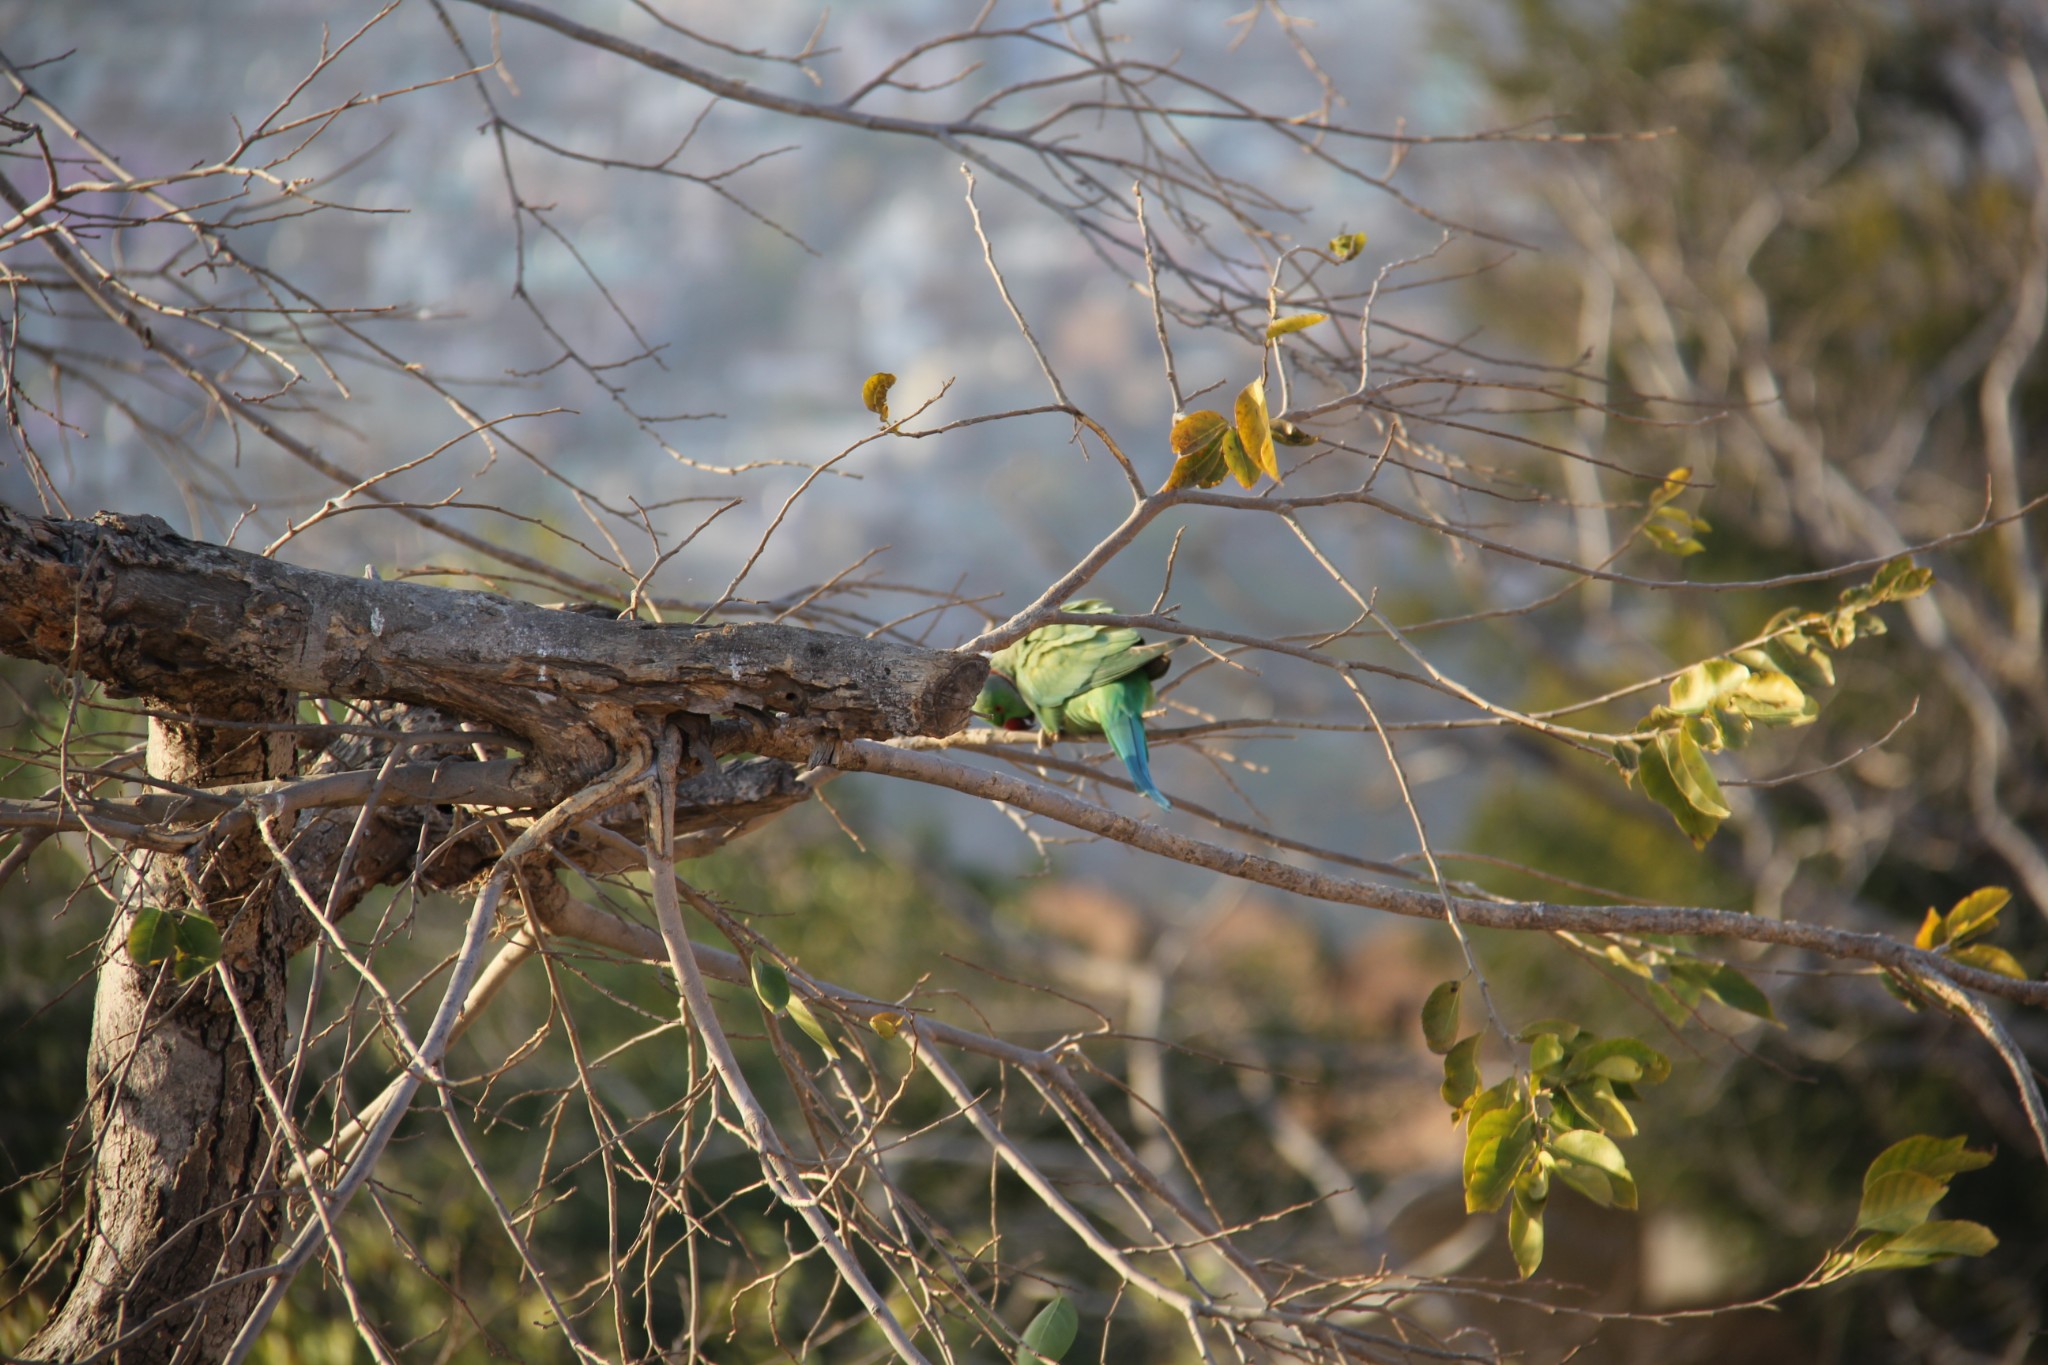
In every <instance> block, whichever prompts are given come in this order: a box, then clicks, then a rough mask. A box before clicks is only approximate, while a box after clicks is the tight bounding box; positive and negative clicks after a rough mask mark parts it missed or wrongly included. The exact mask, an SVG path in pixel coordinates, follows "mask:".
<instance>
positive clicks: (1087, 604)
mask: <svg viewBox="0 0 2048 1365" xmlns="http://www.w3.org/2000/svg"><path fill="white" fill-rule="evenodd" d="M1062 610H1065V611H1072V612H1109V611H1111V610H1113V609H1112V608H1111V607H1110V605H1109V604H1108V603H1107V602H1103V601H1100V600H1098V599H1096V598H1092V597H1086V598H1081V599H1079V600H1077V601H1073V602H1069V603H1067V604H1066V606H1065V607H1064V608H1062ZM1172 648H1173V645H1172V644H1171V643H1170V642H1169V643H1166V644H1157V645H1146V644H1140V643H1139V638H1138V632H1137V631H1135V630H1131V629H1129V628H1128V627H1124V626H1081V625H1060V626H1045V627H1042V628H1041V629H1038V630H1034V631H1032V632H1031V633H1030V634H1029V635H1027V636H1025V637H1024V638H1023V639H1021V640H1019V641H1018V642H1017V643H1016V644H1013V645H1011V646H1010V647H1009V648H1007V649H1000V650H997V651H996V652H995V653H994V654H991V655H990V656H989V660H988V662H989V677H988V682H987V684H986V685H985V686H983V688H982V690H981V695H980V697H978V698H976V699H975V703H974V711H975V714H976V715H978V716H980V717H982V718H983V719H984V720H987V721H988V722H990V723H991V724H994V725H1000V726H1002V727H1003V728H1004V729H1007V730H1018V729H1022V728H1024V724H1025V717H1026V716H1027V715H1028V716H1029V717H1031V718H1032V719H1034V720H1036V721H1037V722H1038V725H1039V728H1040V729H1041V730H1042V731H1044V733H1045V734H1046V735H1048V736H1051V737H1057V736H1060V735H1063V734H1068V733H1070V732H1071V733H1076V734H1099V735H1101V736H1102V737H1103V738H1105V739H1107V740H1108V741H1109V747H1110V748H1112V749H1114V750H1115V751H1116V756H1117V757H1118V758H1120V759H1122V760H1123V762H1124V767H1126V768H1127V769H1129V770H1130V774H1131V781H1132V783H1133V784H1135V785H1136V786H1137V788H1138V790H1139V791H1141V792H1143V793H1144V794H1145V795H1146V796H1148V797H1150V798H1152V800H1153V801H1155V802H1157V803H1158V804H1159V805H1160V807H1161V808H1163V809H1166V810H1172V809H1173V803H1172V802H1171V801H1168V800H1167V799H1166V795H1165V793H1163V792H1161V791H1160V790H1159V788H1158V786H1157V785H1156V784H1155V783H1154V782H1153V781H1152V764H1151V751H1150V750H1149V748H1148V747H1147V746H1146V743H1145V719H1144V717H1145V712H1146V711H1147V710H1148V709H1149V708H1150V707H1151V705H1152V680H1153V679H1155V678H1158V677H1160V676H1162V675H1163V674H1164V673H1165V672H1166V668H1167V663H1168V660H1167V657H1166V656H1167V652H1168V651H1169V650H1171V649H1172Z"/></svg>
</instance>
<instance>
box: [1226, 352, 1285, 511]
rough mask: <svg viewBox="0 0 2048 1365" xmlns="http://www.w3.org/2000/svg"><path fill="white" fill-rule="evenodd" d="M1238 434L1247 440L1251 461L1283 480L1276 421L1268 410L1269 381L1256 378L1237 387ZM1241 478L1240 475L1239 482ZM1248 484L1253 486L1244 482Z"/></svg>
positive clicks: (1271, 475) (1247, 452)
mask: <svg viewBox="0 0 2048 1365" xmlns="http://www.w3.org/2000/svg"><path fill="white" fill-rule="evenodd" d="M1236 412H1237V438H1238V439H1239V440H1240V441H1243V442H1244V449H1245V454H1247V455H1249V456H1250V457H1251V462H1252V463H1253V464H1254V465H1257V466H1258V467H1259V468H1260V469H1263V470H1265V471H1266V476H1267V477H1268V478H1270V479H1272V480H1273V481H1274V482H1275V483H1278V482H1279V480H1280V457H1279V455H1278V454H1276V453H1275V452H1274V450H1273V423H1272V419H1271V418H1270V417H1269V416H1268V415H1267V412H1266V381H1265V380H1263V379H1254V380H1253V381H1252V382H1251V383H1249V384H1247V385H1245V386H1244V388H1242V389H1241V390H1239V391H1238V395H1237V407H1236ZM1241 481H1242V479H1240V482H1241ZM1245 487H1247V488H1249V487H1251V485H1250V484H1248V483H1247V484H1245Z"/></svg>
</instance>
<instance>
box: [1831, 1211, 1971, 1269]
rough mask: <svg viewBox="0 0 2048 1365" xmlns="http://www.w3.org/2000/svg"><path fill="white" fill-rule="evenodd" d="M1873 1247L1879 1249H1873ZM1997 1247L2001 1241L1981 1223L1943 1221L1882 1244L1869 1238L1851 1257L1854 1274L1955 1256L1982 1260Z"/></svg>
mask: <svg viewBox="0 0 2048 1365" xmlns="http://www.w3.org/2000/svg"><path fill="white" fill-rule="evenodd" d="M1873 1243H1878V1245H1875V1246H1873V1245H1872V1244H1873ZM1997 1245H1998V1238H1997V1237H1995V1236H1993V1235H1992V1232H1991V1229H1990V1228H1987V1227H1985V1226H1984V1225H1983V1224H1982V1223H1972V1222H1970V1221H1969V1220H1968V1219H1963V1218H1953V1219H1950V1218H1941V1219H1936V1220H1935V1221H1933V1222H1931V1223H1922V1224H1921V1225H1920V1226H1919V1227H1916V1228H1911V1229H1908V1230H1907V1231H1905V1232H1902V1233H1900V1234H1898V1235H1897V1236H1896V1237H1890V1238H1887V1239H1885V1240H1884V1241H1883V1242H1882V1243H1879V1239H1878V1238H1876V1237H1872V1238H1868V1239H1867V1240H1865V1241H1864V1242H1863V1243H1862V1245H1860V1246H1858V1247H1857V1248H1856V1250H1855V1252H1854V1253H1852V1256H1853V1259H1854V1261H1855V1264H1854V1265H1853V1266H1852V1267H1851V1271H1852V1273H1853V1272H1855V1271H1863V1270H1908V1269H1911V1268H1913V1267H1915V1266H1923V1265H1933V1264H1934V1263H1935V1262H1936V1261H1946V1260H1948V1259H1949V1258H1950V1257H1954V1256H1982V1255H1984V1254H1986V1253H1987V1252H1989V1251H1991V1250H1992V1249H1993V1248H1994V1247H1996V1246H1997ZM1866 1248H1868V1250H1866Z"/></svg>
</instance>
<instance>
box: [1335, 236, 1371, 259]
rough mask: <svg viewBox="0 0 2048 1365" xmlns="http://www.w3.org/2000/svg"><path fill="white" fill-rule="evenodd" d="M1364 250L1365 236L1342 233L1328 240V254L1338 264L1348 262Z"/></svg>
mask: <svg viewBox="0 0 2048 1365" xmlns="http://www.w3.org/2000/svg"><path fill="white" fill-rule="evenodd" d="M1363 250H1365V234H1364V233H1362V232H1342V233H1339V234H1337V235H1336V236H1335V237H1332V238H1331V239H1330V254H1331V255H1332V256H1335V257H1336V258H1337V259H1338V260H1339V261H1340V262H1341V261H1348V260H1350V259H1352V258H1353V257H1355V256H1356V255H1358V253H1359V252H1361V251H1363Z"/></svg>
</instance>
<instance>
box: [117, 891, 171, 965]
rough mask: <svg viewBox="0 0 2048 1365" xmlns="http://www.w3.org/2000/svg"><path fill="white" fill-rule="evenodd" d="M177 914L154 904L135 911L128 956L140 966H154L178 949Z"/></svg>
mask: <svg viewBox="0 0 2048 1365" xmlns="http://www.w3.org/2000/svg"><path fill="white" fill-rule="evenodd" d="M176 920H177V916H176V914H175V913H174V912H172V911H169V910H165V909H162V908H160V907H158V906H154V905H145V906H143V907H142V908H141V909H140V910H137V911H136V912H135V923H134V924H132V925H131V926H129V929H128V956H129V957H131V958H133V959H134V960H135V964H136V965H137V966H139V967H154V966H155V965H156V964H157V963H159V962H162V961H164V960H165V959H166V958H168V957H170V955H171V954H172V953H174V952H176V951H177V946H178V940H177V924H176Z"/></svg>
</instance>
